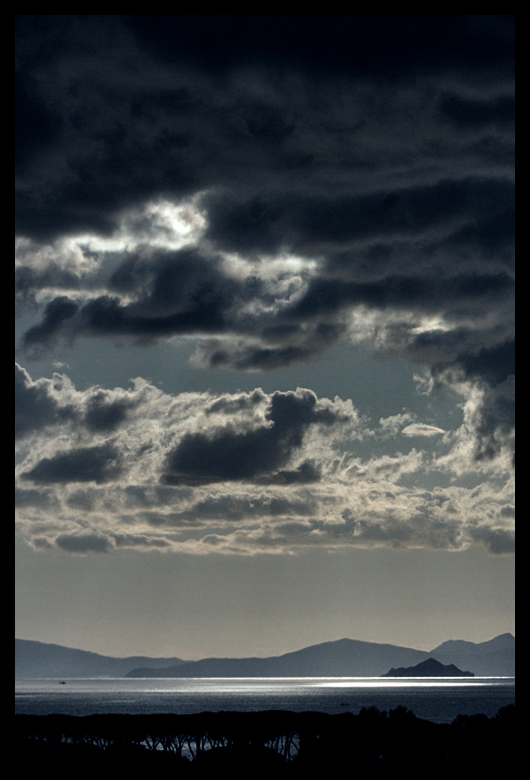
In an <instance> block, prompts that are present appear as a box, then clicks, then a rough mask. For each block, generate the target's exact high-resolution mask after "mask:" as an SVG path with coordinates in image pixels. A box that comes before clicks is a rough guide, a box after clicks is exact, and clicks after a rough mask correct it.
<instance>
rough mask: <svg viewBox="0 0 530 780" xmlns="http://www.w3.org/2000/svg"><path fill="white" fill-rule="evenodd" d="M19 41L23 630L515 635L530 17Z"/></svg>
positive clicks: (88, 637) (97, 637)
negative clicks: (517, 31)
mask: <svg viewBox="0 0 530 780" xmlns="http://www.w3.org/2000/svg"><path fill="white" fill-rule="evenodd" d="M16 40H17V48H16V65H17V75H16V79H17V80H16V89H17V146H16V201H17V210H16V276H15V283H16V293H15V294H16V311H17V318H16V333H17V335H16V357H15V399H16V417H15V435H16V453H17V459H16V507H17V508H16V521H17V553H18V558H17V561H18V566H17V635H18V636H21V637H23V638H27V639H37V640H41V641H46V642H56V643H59V644H66V645H69V646H72V647H81V648H84V649H88V650H94V651H96V652H101V653H107V654H114V655H127V654H133V653H147V654H150V655H177V656H181V657H186V658H197V657H203V656H206V655H271V654H279V653H282V652H286V651H288V650H294V649H297V648H299V647H303V646H305V645H308V644H313V643H316V642H323V641H327V640H331V639H338V638H341V637H343V636H349V637H351V638H354V639H364V640H370V641H381V642H392V643H395V644H404V645H408V646H413V647H418V648H423V649H430V648H432V647H434V646H435V645H436V644H438V643H439V642H442V641H444V640H445V639H449V638H462V639H468V640H471V641H483V640H486V639H490V638H492V637H493V636H495V635H496V634H499V633H502V632H504V631H513V630H514V625H513V547H514V495H513V467H514V381H515V377H514V365H513V363H514V312H513V292H514V269H513V214H514V204H513V186H514V170H513V146H514V138H513V115H514V87H513V18H512V17H511V16H499V15H497V16H473V15H469V16H468V15H457V16H451V15H439V16H437V15H422V16H403V15H399V16H398V15H396V16H384V15H383V16H380V15H378V16H356V15H350V16H321V15H316V16H311V15H309V16H307V15H301V16H262V15H253V16H234V15H222V16H215V15H199V16H125V15H124V16H83V15H81V16H61V15H58V16H57V15H55V16H54V15H51V16H48V15H45V16H30V15H28V16H21V17H18V18H17V35H16Z"/></svg>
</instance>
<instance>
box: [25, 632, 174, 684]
mask: <svg viewBox="0 0 530 780" xmlns="http://www.w3.org/2000/svg"><path fill="white" fill-rule="evenodd" d="M179 663H182V661H181V659H180V658H146V657H145V656H131V657H130V658H111V657H110V656H105V655H99V654H98V653H91V652H88V651H87V650H75V649H72V648H70V647H63V646H62V645H52V644H46V643H44V642H33V641H31V640H29V639H15V676H16V677H18V678H27V677H124V676H125V675H126V674H127V672H129V671H130V670H131V669H134V668H135V667H137V666H139V665H142V666H143V665H144V664H149V666H151V667H153V668H156V667H157V666H164V667H167V666H172V667H175V666H176V665H177V664H179Z"/></svg>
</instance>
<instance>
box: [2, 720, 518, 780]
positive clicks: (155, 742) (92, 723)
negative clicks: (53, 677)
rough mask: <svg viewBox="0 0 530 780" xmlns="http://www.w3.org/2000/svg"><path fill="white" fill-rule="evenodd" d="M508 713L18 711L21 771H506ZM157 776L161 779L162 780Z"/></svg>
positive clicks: (510, 759) (510, 736)
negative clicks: (446, 717) (440, 716)
mask: <svg viewBox="0 0 530 780" xmlns="http://www.w3.org/2000/svg"><path fill="white" fill-rule="evenodd" d="M515 731H516V729H515V707H514V706H513V705H508V706H506V707H502V708H501V709H500V710H499V711H498V712H497V714H496V715H495V716H494V717H490V718H488V717H487V716H486V715H484V714H476V715H459V716H458V717H457V718H455V719H454V720H453V721H452V722H451V723H433V722H431V721H428V720H424V719H421V718H418V717H416V716H415V715H414V713H413V712H411V711H410V710H408V709H407V708H405V707H397V708H395V709H392V710H390V711H388V712H386V711H381V710H378V709H377V708H375V707H370V708H364V709H363V710H361V712H360V713H359V714H358V715H354V714H353V713H350V712H345V713H342V714H339V715H328V714H325V713H320V712H302V713H298V712H290V711H277V710H269V711H262V712H245V713H242V712H203V713H200V714H195V715H176V714H160V715H123V714H121V715H101V714H99V715H87V716H74V715H17V716H15V735H16V737H15V740H16V760H17V766H18V768H19V769H22V770H24V769H26V770H28V771H36V770H38V771H42V770H43V769H46V768H50V769H51V768H54V769H57V768H65V769H66V768H70V769H75V768H77V767H81V766H82V767H83V768H84V769H86V770H95V769H100V768H105V769H107V768H108V769H118V768H120V769H122V770H123V769H130V768H134V767H145V768H147V769H156V770H157V773H158V774H157V776H165V773H166V771H167V774H168V776H169V774H170V773H173V772H175V771H177V770H178V774H177V775H176V776H184V777H186V776H190V777H197V776H202V775H203V772H207V770H208V768H209V767H217V766H225V767H242V768H243V767H249V766H255V767H262V766H265V767H270V768H274V771H275V772H276V769H277V770H278V771H279V772H281V773H282V774H283V773H285V774H286V775H287V776H296V775H297V772H298V770H300V771H307V769H308V768H310V767H315V766H316V767H318V766H321V767H334V768H340V769H351V770H358V771H359V770H361V771H371V772H373V771H375V772H376V774H382V775H386V773H387V771H388V772H390V771H395V770H397V769H406V770H414V769H417V770H426V769H429V770H435V769H443V770H448V771H450V770H456V769H468V770H478V769H485V768H488V770H489V771H491V770H492V769H495V768H498V769H501V768H502V769H503V770H506V769H508V768H510V767H511V766H513V765H514V738H515ZM160 772H162V775H160Z"/></svg>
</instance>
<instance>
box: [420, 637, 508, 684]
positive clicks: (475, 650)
mask: <svg viewBox="0 0 530 780" xmlns="http://www.w3.org/2000/svg"><path fill="white" fill-rule="evenodd" d="M430 655H432V657H433V658H436V660H437V661H440V662H441V663H444V664H447V663H452V664H455V666H459V667H461V668H465V669H470V670H471V671H472V672H473V673H474V674H475V675H477V676H478V677H490V676H491V677H497V676H500V677H505V676H508V677H514V676H515V637H514V636H512V634H500V635H499V636H496V637H495V638H494V639H490V640H489V641H487V642H477V643H475V642H465V641H463V640H461V639H458V640H452V639H451V640H449V641H448V642H443V643H442V644H441V645H439V646H438V647H436V648H435V649H434V650H432V651H431V653H430Z"/></svg>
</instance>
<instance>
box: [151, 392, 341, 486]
mask: <svg viewBox="0 0 530 780" xmlns="http://www.w3.org/2000/svg"><path fill="white" fill-rule="evenodd" d="M341 420H342V421H344V418H343V417H342V415H340V414H338V413H337V412H336V411H334V410H332V409H330V408H320V409H319V408H318V407H317V397H316V396H315V394H314V393H312V392H311V391H309V390H298V391H297V392H296V393H293V392H288V393H281V392H277V393H273V394H272V395H271V398H270V406H269V408H268V409H267V413H266V416H265V424H263V425H262V426H260V427H258V428H255V429H253V430H247V431H243V432H240V431H237V430H233V429H230V428H221V429H219V430H217V431H214V432H213V433H211V434H210V435H208V434H203V433H189V434H186V435H185V436H184V437H183V438H182V440H181V441H180V442H179V444H178V446H177V447H176V448H175V450H173V452H171V453H170V455H169V457H168V459H167V472H166V474H165V477H164V478H165V481H166V482H168V483H170V484H181V483H184V484H185V483H186V482H190V483H191V484H196V483H199V484H200V483H209V482H223V481H227V480H228V481H233V480H254V479H256V478H258V477H262V476H270V478H271V481H278V482H287V481H290V482H308V481H316V480H317V479H318V477H319V475H318V471H317V470H316V469H315V467H314V466H313V465H312V464H309V463H304V464H302V465H301V466H300V467H299V468H298V469H296V470H287V471H279V472H278V470H279V469H281V468H282V467H283V466H285V465H286V464H287V463H288V462H289V461H290V459H291V458H292V456H293V455H294V454H295V453H296V451H297V450H299V449H300V447H301V446H302V441H303V437H304V433H305V432H306V430H307V429H308V428H309V426H311V425H327V426H329V425H333V424H334V423H336V422H339V421H341Z"/></svg>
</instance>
